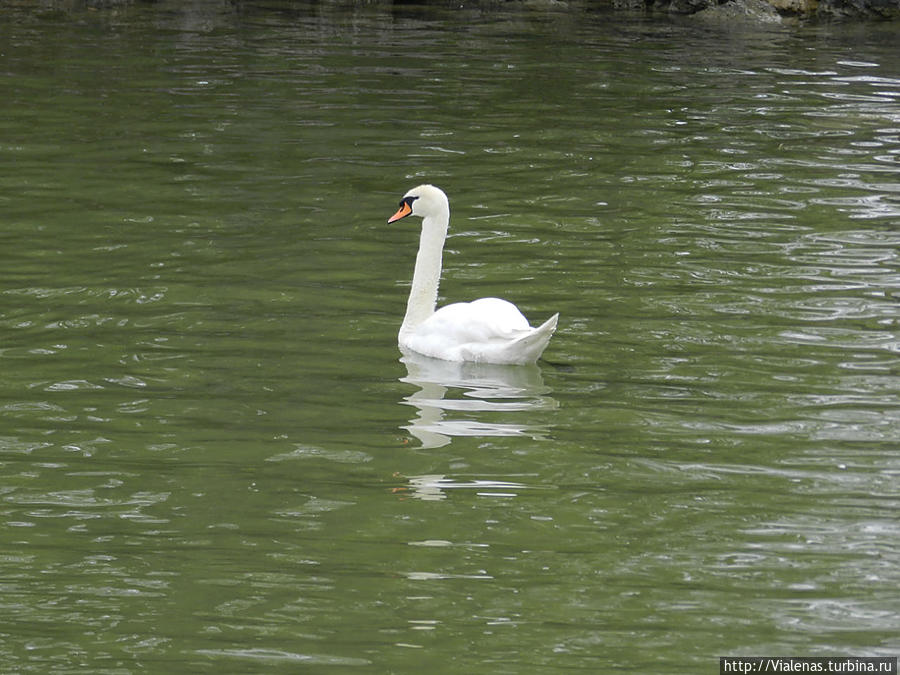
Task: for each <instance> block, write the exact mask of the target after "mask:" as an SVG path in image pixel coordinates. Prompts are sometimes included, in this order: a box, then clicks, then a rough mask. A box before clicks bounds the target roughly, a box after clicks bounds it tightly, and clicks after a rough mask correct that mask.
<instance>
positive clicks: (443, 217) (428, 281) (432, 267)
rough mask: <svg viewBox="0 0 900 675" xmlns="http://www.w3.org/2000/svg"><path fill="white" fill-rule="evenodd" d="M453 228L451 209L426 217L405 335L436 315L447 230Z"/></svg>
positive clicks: (407, 310) (407, 306) (407, 305)
mask: <svg viewBox="0 0 900 675" xmlns="http://www.w3.org/2000/svg"><path fill="white" fill-rule="evenodd" d="M449 224H450V209H449V208H447V209H446V210H443V211H442V212H440V213H438V214H436V215H433V216H426V217H425V218H424V219H423V220H422V236H421V237H420V238H419V253H418V254H417V255H416V269H415V271H414V272H413V280H412V288H410V290H409V300H408V301H407V303H406V316H405V317H403V325H402V326H400V333H401V335H402V334H403V333H404V332H407V331H411V330H415V328H416V326H418V325H419V324H421V323H422V322H423V321H425V320H426V319H427V318H428V317H430V316H431V315H432V314H434V309H435V306H436V305H437V295H438V284H440V281H441V257H442V255H443V250H444V240H445V239H446V238H447V226H448V225H449Z"/></svg>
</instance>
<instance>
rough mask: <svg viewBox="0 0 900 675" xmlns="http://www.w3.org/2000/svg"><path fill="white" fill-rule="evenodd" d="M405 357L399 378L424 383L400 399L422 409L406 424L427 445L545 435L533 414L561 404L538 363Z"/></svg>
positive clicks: (423, 445)
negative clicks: (456, 439) (403, 374)
mask: <svg viewBox="0 0 900 675" xmlns="http://www.w3.org/2000/svg"><path fill="white" fill-rule="evenodd" d="M400 360H401V361H402V362H403V363H404V364H406V371H407V376H406V377H402V378H400V381H401V382H407V383H409V384H413V385H415V386H417V387H418V388H419V390H418V391H416V392H414V393H412V394H410V395H409V396H407V397H406V398H404V399H403V401H401V403H403V404H404V405H411V406H414V407H416V408H417V409H418V412H417V414H416V416H415V417H414V418H413V419H412V420H410V423H409V425H408V426H405V427H403V428H404V429H406V430H408V431H409V433H410V434H412V435H413V436H415V437H416V438H417V439H418V440H419V441H420V442H421V443H422V447H423V448H440V447H442V446H444V445H447V444H448V443H450V442H451V440H452V439H453V437H454V436H470V437H472V436H474V437H482V436H484V437H489V436H527V437H530V438H534V439H541V438H544V435H545V434H546V432H547V427H545V426H543V425H540V424H534V423H533V422H532V420H531V419H530V417H531V415H530V414H529V413H534V412H538V411H544V410H552V409H555V408H557V407H558V403H557V402H556V400H555V399H554V398H552V397H551V396H548V395H547V394H548V392H549V391H550V390H549V388H547V387H546V386H545V385H544V380H543V377H542V376H541V370H540V368H538V367H537V366H536V365H534V364H531V365H525V366H501V365H494V364H489V363H460V362H453V361H441V360H438V359H431V358H428V357H425V356H420V355H418V354H413V353H409V352H407V353H406V354H405V355H404V356H403V358H402V359H400ZM517 418H518V419H517Z"/></svg>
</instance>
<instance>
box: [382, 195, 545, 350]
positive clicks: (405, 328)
mask: <svg viewBox="0 0 900 675" xmlns="http://www.w3.org/2000/svg"><path fill="white" fill-rule="evenodd" d="M409 215H413V216H420V217H421V218H422V236H421V238H420V240H419V253H418V255H417V256H416V268H415V272H414V273H413V280H412V288H411V289H410V291H409V301H408V302H407V304H406V316H405V317H404V318H403V325H401V326H400V335H399V336H398V342H399V344H400V349H401V350H402V351H404V352H407V351H409V352H414V353H417V354H422V355H424V356H430V357H432V358H437V359H443V360H445V361H474V362H479V363H499V364H518V365H522V364H526V363H534V362H535V361H537V360H538V358H539V357H540V355H541V353H542V352H543V351H544V349H545V348H546V347H547V343H548V342H549V341H550V336H551V335H553V331H554V330H556V320H557V318H558V317H559V314H554V315H553V316H551V317H550V318H549V319H547V321H545V322H544V323H543V324H541V325H540V326H538V327H537V328H532V327H531V326H530V325H528V320H527V319H526V318H525V317H524V316H522V313H521V312H520V311H519V309H518V308H517V307H516V306H515V305H514V304H512V303H511V302H507V301H506V300H500V299H499V298H481V299H480V300H475V301H474V302H457V303H454V304H452V305H446V306H445V307H441V308H440V309H439V310H437V311H435V305H436V304H437V295H438V284H439V283H440V280H441V258H442V254H443V248H444V240H445V239H446V238H447V227H448V225H449V224H450V203H449V202H448V201H447V195H445V194H444V192H443V190H441V189H439V188H436V187H434V186H433V185H420V186H419V187H415V188H413V189H412V190H410V191H409V192H407V193H406V194H405V195H404V196H403V199H401V200H400V209H399V210H398V211H397V213H395V214H394V215H393V216H391V217H390V218H389V219H388V223H393V222H395V221H397V220H400V219H401V218H406V216H409Z"/></svg>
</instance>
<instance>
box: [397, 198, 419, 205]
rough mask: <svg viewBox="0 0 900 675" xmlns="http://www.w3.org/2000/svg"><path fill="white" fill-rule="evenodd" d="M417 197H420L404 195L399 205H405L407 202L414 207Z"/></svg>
mask: <svg viewBox="0 0 900 675" xmlns="http://www.w3.org/2000/svg"><path fill="white" fill-rule="evenodd" d="M417 199H418V197H404V198H403V199H401V200H400V204H399V205H400V206H403V205H404V204H406V205H407V206H408V207H409V208H412V203H413V202H414V201H416V200H417Z"/></svg>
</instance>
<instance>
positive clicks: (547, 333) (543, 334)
mask: <svg viewBox="0 0 900 675" xmlns="http://www.w3.org/2000/svg"><path fill="white" fill-rule="evenodd" d="M558 319H559V312H557V313H556V314H554V315H553V316H551V317H550V318H549V319H547V320H546V321H545V322H544V323H542V324H541V325H540V326H538V327H537V328H535V329H534V330H532V331H530V332H528V333H526V334H525V335H523V336H522V337H520V338H518V339H516V340H515V341H513V342H512V343H511V345H510V352H512V353H515V354H516V355H517V356H518V357H519V359H518V360H517V361H516V362H517V363H520V364H525V363H534V362H535V361H537V360H538V359H539V358H541V354H542V353H543V352H544V350H545V349H546V348H547V343H549V342H550V338H551V337H552V336H553V332H554V331H555V330H556V322H557V320H558Z"/></svg>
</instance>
